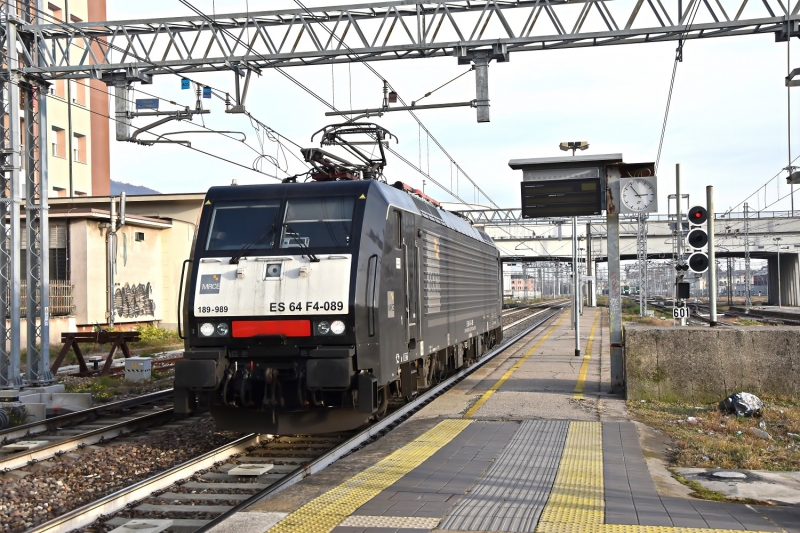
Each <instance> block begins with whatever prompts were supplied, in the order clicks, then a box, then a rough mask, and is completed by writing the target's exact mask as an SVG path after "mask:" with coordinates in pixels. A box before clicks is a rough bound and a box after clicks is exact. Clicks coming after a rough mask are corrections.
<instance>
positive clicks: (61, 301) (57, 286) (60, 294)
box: [20, 279, 75, 318]
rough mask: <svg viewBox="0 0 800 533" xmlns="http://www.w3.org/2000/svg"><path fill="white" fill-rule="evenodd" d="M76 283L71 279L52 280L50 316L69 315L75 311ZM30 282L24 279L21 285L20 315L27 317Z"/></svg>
mask: <svg viewBox="0 0 800 533" xmlns="http://www.w3.org/2000/svg"><path fill="white" fill-rule="evenodd" d="M73 287H74V285H72V283H70V281H69V280H64V279H53V280H50V316H68V315H71V314H73V313H74V312H75V306H74V305H73V304H72V288H73ZM27 296H28V283H27V281H25V280H23V281H22V282H21V286H20V299H21V300H22V302H21V305H20V315H21V316H22V317H23V318H24V317H26V316H27V315H26V311H27Z"/></svg>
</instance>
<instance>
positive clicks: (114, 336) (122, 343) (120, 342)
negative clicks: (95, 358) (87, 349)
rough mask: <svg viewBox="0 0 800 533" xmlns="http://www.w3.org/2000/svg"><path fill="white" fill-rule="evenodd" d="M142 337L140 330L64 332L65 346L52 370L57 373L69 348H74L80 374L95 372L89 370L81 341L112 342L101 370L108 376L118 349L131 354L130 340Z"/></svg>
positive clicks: (126, 355)
mask: <svg viewBox="0 0 800 533" xmlns="http://www.w3.org/2000/svg"><path fill="white" fill-rule="evenodd" d="M139 339H140V335H139V332H138V331H102V330H101V331H85V332H77V333H62V334H61V342H63V343H64V346H62V347H61V351H60V352H58V357H56V360H55V361H53V364H52V365H51V366H50V372H52V373H53V375H55V374H56V372H57V371H58V368H59V367H60V366H61V363H62V362H63V361H64V357H66V355H67V352H69V349H70V348H72V351H74V352H75V357H76V358H77V359H78V366H79V367H80V375H81V376H84V375H86V376H88V375H91V374H93V373H94V371H92V370H89V367H88V366H86V359H85V358H84V356H83V351H82V350H81V343H84V344H85V343H92V344H106V343H111V350H110V351H109V352H108V355H107V356H106V361H105V363H104V364H103V368H102V370H100V375H101V376H106V375H108V373H109V370H111V364H112V363H113V361H114V354H115V353H117V349H118V348H119V349H120V350H122V353H123V355H125V358H126V359H127V358H128V357H130V356H131V352H130V350H129V349H128V343H129V342H136V341H138V340H139Z"/></svg>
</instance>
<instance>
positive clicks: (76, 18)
mask: <svg viewBox="0 0 800 533" xmlns="http://www.w3.org/2000/svg"><path fill="white" fill-rule="evenodd" d="M69 18H70V20H71V21H72V22H83V19H82V18H80V17H76V16H75V15H70V16H69Z"/></svg>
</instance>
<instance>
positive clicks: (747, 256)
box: [744, 202, 753, 307]
mask: <svg viewBox="0 0 800 533" xmlns="http://www.w3.org/2000/svg"><path fill="white" fill-rule="evenodd" d="M749 213H750V206H749V205H747V202H745V203H744V305H745V306H747V307H750V306H752V305H753V301H752V299H751V298H750V218H749Z"/></svg>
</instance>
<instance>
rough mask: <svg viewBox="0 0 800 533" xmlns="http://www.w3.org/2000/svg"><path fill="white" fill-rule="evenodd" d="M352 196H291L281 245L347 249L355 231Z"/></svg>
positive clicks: (285, 246) (282, 246)
mask: <svg viewBox="0 0 800 533" xmlns="http://www.w3.org/2000/svg"><path fill="white" fill-rule="evenodd" d="M354 207H355V198H354V197H351V196H328V197H325V198H289V199H288V200H287V202H286V216H285V218H284V222H283V234H282V236H281V241H280V247H281V248H344V247H347V246H349V245H350V239H351V234H352V231H353V208H354Z"/></svg>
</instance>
